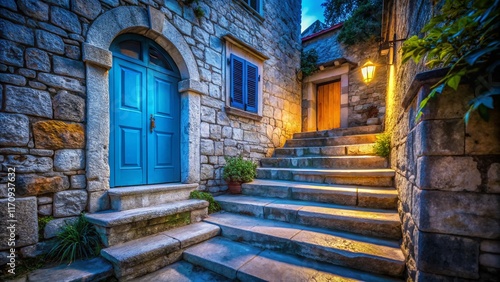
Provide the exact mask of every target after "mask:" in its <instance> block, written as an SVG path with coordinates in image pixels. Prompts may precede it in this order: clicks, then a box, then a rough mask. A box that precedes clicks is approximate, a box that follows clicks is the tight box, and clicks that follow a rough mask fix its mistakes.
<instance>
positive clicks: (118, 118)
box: [109, 57, 180, 187]
mask: <svg viewBox="0 0 500 282" xmlns="http://www.w3.org/2000/svg"><path fill="white" fill-rule="evenodd" d="M110 77H111V84H110V85H111V93H110V94H111V95H110V99H111V103H110V104H111V109H110V112H111V133H110V157H109V160H110V167H111V179H110V185H111V187H116V186H131V185H141V184H158V183H167V182H179V181H180V99H179V94H178V93H177V83H178V79H177V78H176V77H173V76H170V75H168V74H167V73H162V72H160V71H158V70H154V69H151V68H148V67H146V66H143V65H139V64H135V63H133V62H131V61H128V60H123V59H120V58H117V57H114V58H113V69H112V71H111V75H110Z"/></svg>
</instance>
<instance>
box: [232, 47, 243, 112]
mask: <svg viewBox="0 0 500 282" xmlns="http://www.w3.org/2000/svg"><path fill="white" fill-rule="evenodd" d="M244 82H245V60H243V59H241V58H239V57H237V56H235V55H231V107H235V108H238V109H242V110H244V109H245V87H244V86H245V83H244Z"/></svg>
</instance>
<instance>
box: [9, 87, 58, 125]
mask: <svg viewBox="0 0 500 282" xmlns="http://www.w3.org/2000/svg"><path fill="white" fill-rule="evenodd" d="M5 111H7V112H12V113H21V114H27V115H33V116H39V117H46V118H52V100H51V99H50V94H49V92H47V91H42V90H36V89H32V88H28V87H16V86H10V85H7V86H6V87H5Z"/></svg>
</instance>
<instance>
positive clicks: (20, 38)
mask: <svg viewBox="0 0 500 282" xmlns="http://www.w3.org/2000/svg"><path fill="white" fill-rule="evenodd" d="M0 37H3V38H8V39H10V40H12V41H14V42H19V43H22V44H26V45H33V44H35V37H34V36H33V31H32V30H31V29H30V28H27V27H26V26H23V25H18V24H15V23H12V22H10V21H7V20H4V19H0Z"/></svg>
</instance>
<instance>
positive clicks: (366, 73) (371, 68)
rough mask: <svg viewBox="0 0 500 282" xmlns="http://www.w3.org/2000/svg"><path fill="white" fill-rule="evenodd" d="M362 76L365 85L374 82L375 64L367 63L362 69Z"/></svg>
mask: <svg viewBox="0 0 500 282" xmlns="http://www.w3.org/2000/svg"><path fill="white" fill-rule="evenodd" d="M361 74H363V81H364V82H365V83H369V82H370V81H372V80H373V77H374V76H375V64H373V63H372V62H371V61H368V62H366V63H365V64H364V65H363V66H362V67H361Z"/></svg>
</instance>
